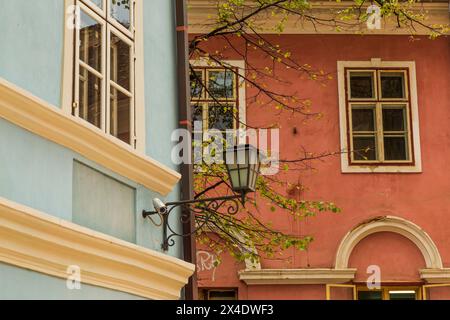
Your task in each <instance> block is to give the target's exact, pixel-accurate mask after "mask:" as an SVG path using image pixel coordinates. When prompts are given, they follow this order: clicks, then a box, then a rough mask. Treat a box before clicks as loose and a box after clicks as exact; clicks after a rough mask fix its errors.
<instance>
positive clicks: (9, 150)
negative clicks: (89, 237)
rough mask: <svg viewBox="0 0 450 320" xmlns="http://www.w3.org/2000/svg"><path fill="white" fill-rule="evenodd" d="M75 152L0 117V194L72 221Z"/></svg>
mask: <svg viewBox="0 0 450 320" xmlns="http://www.w3.org/2000/svg"><path fill="white" fill-rule="evenodd" d="M72 161H73V154H72V153H71V152H70V151H69V150H67V149H65V148H62V147H60V146H58V145H56V144H55V143H52V142H50V141H48V140H45V139H42V138H40V137H38V136H36V135H34V134H32V133H30V132H29V131H26V130H23V129H21V128H19V127H17V126H15V125H13V124H11V123H10V122H7V121H5V120H3V119H0V197H4V198H7V199H10V200H12V201H15V202H17V203H21V204H24V205H26V206H29V207H32V208H35V209H38V210H41V211H43V212H46V213H48V214H51V215H54V216H56V217H59V218H63V219H66V220H69V221H70V220H72V193H71V190H72Z"/></svg>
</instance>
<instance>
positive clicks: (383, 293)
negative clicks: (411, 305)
mask: <svg viewBox="0 0 450 320" xmlns="http://www.w3.org/2000/svg"><path fill="white" fill-rule="evenodd" d="M361 291H362V292H370V291H379V292H381V299H382V300H391V299H390V296H389V291H414V292H415V296H416V300H422V290H421V289H420V286H399V285H397V286H381V288H380V289H373V290H371V289H369V288H367V286H360V287H357V295H356V300H359V295H358V293H359V292H361Z"/></svg>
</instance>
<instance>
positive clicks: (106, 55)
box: [72, 0, 138, 149]
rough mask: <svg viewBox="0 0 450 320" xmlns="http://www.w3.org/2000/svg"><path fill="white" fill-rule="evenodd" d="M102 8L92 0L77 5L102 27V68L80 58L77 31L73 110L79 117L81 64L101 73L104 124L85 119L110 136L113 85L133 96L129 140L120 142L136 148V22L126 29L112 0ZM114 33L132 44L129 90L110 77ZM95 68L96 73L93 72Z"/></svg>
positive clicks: (104, 3)
mask: <svg viewBox="0 0 450 320" xmlns="http://www.w3.org/2000/svg"><path fill="white" fill-rule="evenodd" d="M102 1H103V2H102V3H103V10H101V9H100V8H99V7H98V6H96V5H95V4H94V3H92V2H91V1H90V0H77V1H76V2H75V4H76V5H79V6H80V10H81V11H83V12H84V13H86V14H88V15H89V16H90V17H91V18H92V19H94V20H95V21H97V22H98V23H100V24H101V26H102V40H101V43H102V53H101V54H102V70H101V72H98V71H96V70H93V68H90V67H89V66H87V65H86V64H85V63H84V62H82V61H81V59H80V56H79V55H80V53H79V46H80V44H79V42H80V32H79V30H78V31H75V42H74V44H75V45H74V61H75V63H74V80H73V84H74V94H73V100H74V102H73V110H72V114H73V115H74V116H76V117H79V105H80V103H79V99H80V97H79V92H80V88H79V83H80V72H79V70H80V65H81V66H82V67H83V68H88V70H89V71H91V72H93V73H94V74H95V75H96V76H97V77H99V76H101V78H100V79H101V80H102V85H101V124H100V127H99V128H97V127H96V126H94V125H92V124H90V123H89V122H87V121H86V124H87V125H88V126H91V127H93V128H94V129H100V130H101V131H102V132H104V133H106V134H108V135H111V134H110V132H111V121H112V119H111V112H110V111H111V86H114V88H116V89H117V90H118V91H120V92H121V93H123V94H124V95H126V96H127V97H129V98H130V141H129V142H128V143H127V142H124V141H121V140H120V139H119V138H117V139H118V140H119V141H121V142H123V143H125V144H128V145H131V146H132V147H133V148H135V149H136V148H137V144H138V141H137V140H138V138H137V136H138V134H137V132H136V102H135V70H136V63H135V61H136V44H135V37H136V35H135V30H136V28H135V26H134V25H133V24H132V25H133V27H132V31H129V30H127V29H126V28H125V27H123V26H122V25H120V23H118V22H117V21H116V20H115V19H114V18H113V17H112V16H111V15H110V6H109V1H110V0H102ZM135 4H136V1H135V0H132V4H131V7H130V11H131V13H130V14H131V17H133V16H134V8H135ZM134 21H135V19H134V18H131V22H132V23H134ZM112 34H114V35H115V36H117V37H118V38H119V39H120V40H122V41H124V42H125V43H126V44H128V45H129V46H130V90H127V89H125V88H122V87H121V86H120V85H119V84H116V83H114V82H113V81H112V80H111V76H110V75H111V52H110V50H111V35H112ZM94 71H95V72H94Z"/></svg>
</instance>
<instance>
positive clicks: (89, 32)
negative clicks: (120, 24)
mask: <svg viewBox="0 0 450 320" xmlns="http://www.w3.org/2000/svg"><path fill="white" fill-rule="evenodd" d="M80 60H81V61H83V62H84V63H87V64H88V65H89V66H91V67H92V68H94V69H95V70H97V71H99V72H102V70H101V69H102V67H101V66H102V26H101V24H100V23H98V22H97V21H96V20H94V19H93V18H91V17H90V16H89V15H87V14H86V13H85V12H83V11H81V29H80Z"/></svg>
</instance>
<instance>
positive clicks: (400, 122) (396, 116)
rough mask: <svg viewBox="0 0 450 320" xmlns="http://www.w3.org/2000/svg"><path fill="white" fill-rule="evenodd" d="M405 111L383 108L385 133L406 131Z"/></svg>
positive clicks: (402, 109)
mask: <svg viewBox="0 0 450 320" xmlns="http://www.w3.org/2000/svg"><path fill="white" fill-rule="evenodd" d="M405 128H406V123H405V109H404V108H395V109H393V108H384V107H383V130H384V131H405Z"/></svg>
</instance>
